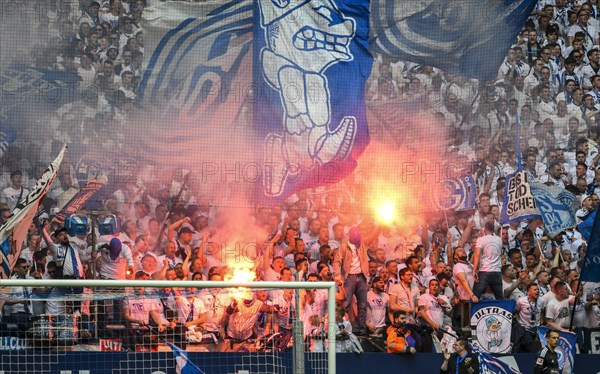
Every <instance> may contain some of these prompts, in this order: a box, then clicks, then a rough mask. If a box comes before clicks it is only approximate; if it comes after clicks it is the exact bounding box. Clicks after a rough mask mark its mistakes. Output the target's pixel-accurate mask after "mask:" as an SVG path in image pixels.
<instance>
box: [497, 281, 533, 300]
mask: <svg viewBox="0 0 600 374" xmlns="http://www.w3.org/2000/svg"><path fill="white" fill-rule="evenodd" d="M514 282H516V281H514ZM512 285H513V284H512V283H508V282H505V281H504V279H502V293H504V291H505V290H507V289H508V288H509V287H511V286H512ZM523 296H527V294H526V293H525V292H523V291H522V290H521V289H519V287H517V288H515V289H514V290H513V292H512V293H511V294H510V297H509V299H510V300H515V301H517V300H519V299H520V298H522V297H523Z"/></svg>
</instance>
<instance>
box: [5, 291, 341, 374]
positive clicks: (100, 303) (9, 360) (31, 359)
mask: <svg viewBox="0 0 600 374" xmlns="http://www.w3.org/2000/svg"><path fill="white" fill-rule="evenodd" d="M23 290H28V291H26V293H25V294H24V293H23V292H24V291H23ZM39 290H43V291H42V292H40V291H39ZM175 290H177V292H175ZM180 290H187V291H180ZM278 290H294V292H291V293H290V292H288V293H287V294H286V295H287V300H288V302H289V309H290V311H289V313H290V318H289V323H288V324H287V325H286V327H289V329H286V328H283V331H286V332H278V330H277V329H276V328H273V330H272V327H271V324H270V323H273V324H276V323H277V318H276V317H277V313H278V312H279V310H280V305H279V304H277V305H274V304H273V303H274V302H271V301H269V302H266V301H265V302H262V303H260V305H270V307H267V310H268V311H264V309H261V312H262V313H263V319H262V323H263V324H264V323H265V322H264V320H265V319H267V320H268V321H267V322H266V326H267V327H266V328H264V325H263V329H264V333H263V334H258V335H257V334H253V335H252V338H248V339H245V336H244V338H232V337H231V336H229V334H225V335H224V334H221V335H218V334H217V333H215V334H211V333H209V332H210V331H206V330H205V328H204V327H205V325H204V324H202V328H200V327H198V330H194V329H193V327H194V326H192V327H189V326H188V325H187V324H188V322H185V320H182V319H181V316H177V314H178V312H177V313H175V315H174V316H173V315H171V316H169V315H165V316H160V317H158V318H159V319H160V318H162V319H163V320H164V321H165V322H164V323H161V322H159V323H158V324H154V325H153V324H152V322H153V321H152V319H153V318H154V319H155V320H156V318H157V317H156V316H157V314H156V313H154V312H153V313H154V314H152V313H151V316H150V321H149V323H148V321H146V323H144V321H139V319H136V318H138V317H137V315H136V314H135V310H133V309H132V308H134V306H135V305H136V303H138V302H140V299H143V301H144V302H145V303H146V305H158V304H157V303H162V305H176V304H177V305H176V306H177V308H179V304H180V300H181V299H182V298H187V299H188V300H196V299H201V298H203V297H208V298H211V297H212V298H213V299H214V300H216V299H219V300H222V303H221V304H220V308H221V309H224V310H226V313H225V314H227V315H224V316H223V320H224V321H225V322H224V323H225V324H227V323H239V324H240V327H239V329H238V330H243V329H246V328H250V329H253V330H255V329H256V327H257V325H258V324H259V322H256V319H248V320H247V321H244V318H245V315H244V314H243V313H242V312H241V311H240V310H242V311H245V310H246V309H244V308H246V306H248V305H251V304H250V303H252V302H253V301H252V300H255V299H256V298H257V297H256V295H258V293H259V292H262V291H266V293H269V292H273V293H276V294H277V292H279V291H278ZM307 290H323V291H321V292H322V293H323V294H322V295H323V297H326V303H327V314H326V316H327V318H326V326H325V327H326V328H325V329H323V328H321V329H320V330H319V331H321V332H320V335H319V336H316V335H315V336H312V337H309V338H308V339H307V338H306V331H307V327H306V326H303V323H306V321H307V318H300V313H299V311H300V310H301V309H302V307H301V306H300V302H299V300H300V294H301V293H302V292H308V291H307ZM31 291H33V292H31ZM251 292H253V293H255V294H253V295H252V294H251V296H252V297H248V296H245V297H244V296H242V295H248V293H251ZM30 294H31V296H29V295H30ZM173 294H175V295H177V296H175V297H173V296H172V295H173ZM208 294H210V295H208ZM262 294H263V295H264V294H265V292H263V293H262ZM290 294H291V296H290ZM335 294H336V284H335V283H334V282H262V281H260V282H234V281H166V280H120V281H116V280H76V279H40V280H38V279H6V280H2V281H1V282H0V306H1V305H2V304H7V305H14V304H15V303H23V300H24V295H26V296H29V297H28V298H27V300H26V303H25V304H24V305H27V306H28V309H27V311H28V312H30V311H29V309H33V310H32V311H31V314H30V316H31V317H29V318H28V319H27V321H26V323H25V322H23V321H20V320H18V319H14V317H15V316H14V315H13V316H10V315H6V314H9V313H5V315H3V316H2V317H3V318H2V322H1V324H0V374H5V373H16V374H18V373H30V372H51V373H54V372H56V373H59V374H71V373H73V374H76V373H82V374H83V373H85V374H96V373H101V374H104V373H111V374H112V373H123V374H125V373H134V372H135V373H148V374H158V373H175V367H176V363H177V364H180V362H179V361H177V362H176V360H175V359H174V357H175V356H176V355H175V353H174V352H173V349H174V348H172V346H171V343H172V344H173V345H175V346H178V345H183V347H180V348H182V349H183V350H184V351H186V354H187V355H189V357H188V358H189V361H191V362H193V364H195V365H197V366H198V368H199V369H200V370H202V372H204V373H206V374H211V373H239V374H251V373H253V374H256V373H293V374H304V373H329V374H335V373H336V333H335V332H336V331H335V329H336V324H335V323H336V316H335V312H336V310H335ZM142 295H143V296H142ZM277 295H279V294H277ZM325 295H326V296H325ZM264 297H265V296H263V298H264ZM290 297H291V300H290ZM213 299H211V300H213ZM248 299H250V300H248ZM234 300H235V301H234ZM278 300H280V299H278ZM225 302H229V304H227V306H226V308H225V305H224V304H225ZM44 303H46V304H47V305H46V308H45V309H42V312H41V313H40V308H39V305H38V304H44ZM57 303H59V304H60V305H61V306H62V307H63V308H64V309H60V308H58V309H56V308H54V309H53V307H54V306H55V304H57ZM61 303H64V304H61ZM169 303H171V304H169ZM292 303H293V304H294V305H291V304H292ZM36 305H37V307H36ZM188 305H190V306H191V310H190V309H189V308H188V312H187V314H188V316H189V317H190V318H189V319H188V320H187V321H189V323H190V324H193V323H194V321H193V317H194V316H195V314H194V306H193V305H197V304H193V302H190V303H189V304H188ZM203 305H204V304H203ZM213 305H216V304H213ZM286 305H287V304H286ZM161 308H162V306H161ZM165 308H166V309H168V308H167V307H165ZM205 308H206V310H207V311H208V312H207V313H210V312H211V310H209V308H208V306H206V307H205ZM269 308H270V309H269ZM286 308H287V306H286ZM36 309H38V310H37V311H36ZM173 309H175V307H174V308H173ZM292 309H293V311H292ZM1 310H2V309H0V311H1ZM4 310H6V308H5V309H4ZM44 310H45V311H44ZM51 310H64V311H66V312H64V313H56V312H55V314H50V313H47V312H48V311H51ZM177 310H179V309H177ZM232 310H235V311H236V312H233V311H232ZM212 311H213V312H214V310H212ZM236 313H237V315H235V316H233V317H232V315H233V314H236ZM117 315H119V316H120V315H127V318H125V319H122V318H114V316H117ZM11 317H13V318H11ZM178 318H179V320H178ZM167 319H168V320H167ZM234 320H235V322H234ZM157 321H158V320H157ZM245 322H249V323H250V326H246V324H245ZM324 322H325V320H320V321H319V323H324ZM184 326H185V327H184ZM234 327H235V326H234ZM190 331H191V333H190ZM271 331H273V333H271ZM286 334H287V335H286ZM215 335H217V336H215ZM282 336H286V337H285V338H282ZM311 338H312V339H315V340H317V339H318V341H319V343H318V344H319V346H320V347H321V349H319V350H314V351H313V348H314V347H309V346H308V345H307V344H306V342H310V341H311ZM313 341H314V340H313ZM186 346H187V349H186Z"/></svg>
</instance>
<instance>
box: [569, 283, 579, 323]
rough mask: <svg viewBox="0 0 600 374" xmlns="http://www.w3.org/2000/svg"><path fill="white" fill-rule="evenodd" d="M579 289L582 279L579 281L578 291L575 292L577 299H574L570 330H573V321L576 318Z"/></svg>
mask: <svg viewBox="0 0 600 374" xmlns="http://www.w3.org/2000/svg"><path fill="white" fill-rule="evenodd" d="M579 291H581V281H578V283H577V291H576V292H575V300H573V309H572V310H571V321H570V322H569V331H573V322H574V319H575V308H576V307H577V304H578V303H579Z"/></svg>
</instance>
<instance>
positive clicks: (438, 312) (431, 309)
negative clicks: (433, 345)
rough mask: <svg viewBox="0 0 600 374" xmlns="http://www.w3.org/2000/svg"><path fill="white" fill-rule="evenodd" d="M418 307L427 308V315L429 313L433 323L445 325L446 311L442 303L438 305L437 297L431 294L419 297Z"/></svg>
mask: <svg viewBox="0 0 600 374" xmlns="http://www.w3.org/2000/svg"><path fill="white" fill-rule="evenodd" d="M417 305H418V306H419V309H420V308H421V307H423V308H425V313H427V315H428V316H429V318H431V320H432V321H433V322H435V323H437V324H438V325H439V326H442V325H443V324H444V309H443V308H442V306H441V305H440V303H438V300H437V297H435V296H433V295H432V294H430V293H429V292H427V293H424V294H423V295H421V296H419V299H418V300H417Z"/></svg>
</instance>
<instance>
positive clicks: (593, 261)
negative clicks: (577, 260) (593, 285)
mask: <svg viewBox="0 0 600 374" xmlns="http://www.w3.org/2000/svg"><path fill="white" fill-rule="evenodd" d="M596 211H597V209H596ZM596 211H594V213H593V214H590V216H589V217H588V218H587V219H586V220H585V221H583V222H582V223H580V224H579V226H577V227H578V228H579V229H580V231H581V228H580V226H581V225H582V224H584V223H586V225H589V223H590V222H589V221H590V220H591V223H593V226H592V227H591V230H590V231H589V234H588V235H587V237H586V235H584V233H583V231H582V233H581V234H582V235H583V236H584V237H585V238H586V239H588V246H587V251H586V252H585V257H584V260H583V266H582V268H581V273H580V276H579V280H581V281H582V282H600V219H599V218H598V217H597V214H596Z"/></svg>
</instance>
